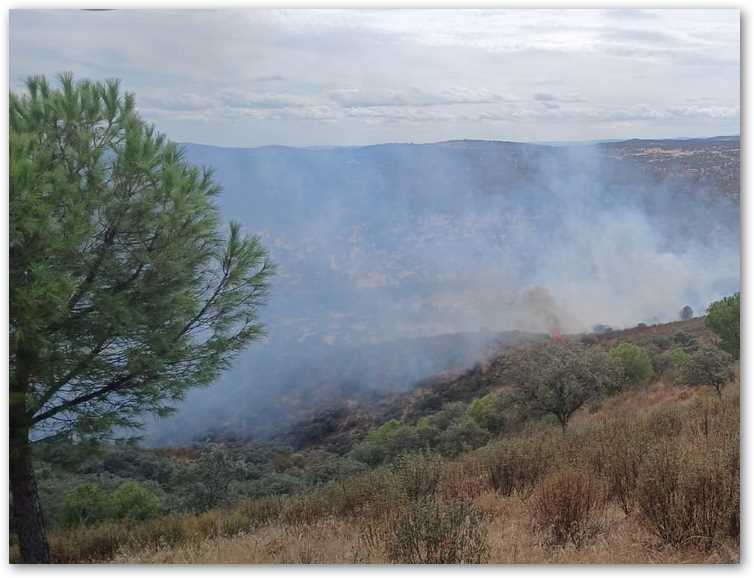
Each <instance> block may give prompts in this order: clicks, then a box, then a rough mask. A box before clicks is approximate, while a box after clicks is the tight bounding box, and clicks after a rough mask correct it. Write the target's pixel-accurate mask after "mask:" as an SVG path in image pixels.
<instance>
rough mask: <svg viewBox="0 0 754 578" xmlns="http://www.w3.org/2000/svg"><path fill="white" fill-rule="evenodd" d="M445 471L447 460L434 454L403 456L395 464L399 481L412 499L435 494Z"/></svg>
mask: <svg viewBox="0 0 754 578" xmlns="http://www.w3.org/2000/svg"><path fill="white" fill-rule="evenodd" d="M445 471H446V465H445V462H444V461H443V460H442V459H441V458H440V457H439V456H434V455H422V454H418V455H406V456H402V457H401V458H399V460H398V462H397V463H396V466H395V474H396V478H397V480H398V483H399V485H400V487H401V488H402V490H403V492H404V493H405V494H406V496H407V497H408V498H409V499H410V500H416V499H418V498H422V497H425V496H433V495H434V494H435V493H436V492H437V489H438V487H439V486H440V482H441V481H442V480H443V477H444V476H445Z"/></svg>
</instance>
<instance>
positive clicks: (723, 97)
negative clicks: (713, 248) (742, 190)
mask: <svg viewBox="0 0 754 578" xmlns="http://www.w3.org/2000/svg"><path fill="white" fill-rule="evenodd" d="M739 28H740V24H739V15H738V11H736V10H659V11H643V10H642V11H638V10H607V11H605V10H521V9H517V10H378V11H372V10H260V9H256V10H245V11H239V10H234V11H222V10H220V11H159V10H155V11H140V10H129V11H110V12H85V11H73V10H68V11H40V10H37V11H12V12H11V19H10V46H11V51H10V78H11V86H17V84H18V81H19V79H21V78H23V77H25V76H27V75H29V74H37V73H43V74H48V75H52V74H54V73H56V72H60V71H63V70H70V71H73V72H74V73H75V74H76V75H77V76H79V77H93V78H107V77H119V78H121V79H122V80H123V86H124V87H125V88H127V89H128V90H131V91H134V92H135V93H136V95H137V105H138V106H139V108H140V110H141V111H142V113H143V114H144V116H145V117H146V118H148V119H149V120H152V121H154V122H155V123H157V124H158V127H159V128H161V129H162V130H164V131H165V132H167V134H168V135H169V136H170V137H171V138H173V139H175V140H192V141H198V142H207V143H215V144H225V145H229V144H232V145H261V144H270V143H277V144H291V145H312V144H358V143H369V142H380V141H396V140H402V141H411V142H415V141H417V140H422V141H436V140H446V139H449V138H516V139H518V140H538V139H546V140H560V139H574V138H585V139H589V138H606V137H613V138H617V137H641V136H647V137H661V136H678V135H689V136H694V135H699V134H705V133H706V134H724V133H730V132H736V131H737V130H738V129H737V127H738V123H739V117H740V112H739V108H740V103H739V88H740V85H739V81H740V79H739V60H738V59H739ZM616 123H619V124H616ZM620 123H623V124H620ZM625 123H629V124H625ZM627 128H628V129H630V132H629V133H621V134H618V133H617V132H615V131H616V130H626V129H627ZM611 131H612V132H611Z"/></svg>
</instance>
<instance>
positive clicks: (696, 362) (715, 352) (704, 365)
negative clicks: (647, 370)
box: [675, 345, 733, 397]
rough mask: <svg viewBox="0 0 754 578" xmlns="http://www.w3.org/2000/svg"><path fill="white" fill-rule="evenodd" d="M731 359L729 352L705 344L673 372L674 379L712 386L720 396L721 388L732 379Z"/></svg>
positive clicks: (680, 382)
mask: <svg viewBox="0 0 754 578" xmlns="http://www.w3.org/2000/svg"><path fill="white" fill-rule="evenodd" d="M732 361H733V357H732V356H731V355H730V354H729V353H726V352H725V351H723V350H721V349H719V348H717V347H714V346H710V345H705V346H703V347H700V348H699V349H698V350H697V351H695V352H694V353H692V354H691V355H689V356H688V357H687V358H686V360H685V361H683V363H681V365H680V367H679V368H678V371H677V372H676V374H675V381H676V383H678V384H681V385H692V386H693V385H709V386H712V387H713V388H714V389H715V392H716V393H717V396H718V397H720V396H721V395H722V388H723V387H724V386H725V384H726V383H728V382H729V381H731V380H732V379H733V371H732V369H731V362H732Z"/></svg>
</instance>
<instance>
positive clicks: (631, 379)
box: [610, 343, 652, 385]
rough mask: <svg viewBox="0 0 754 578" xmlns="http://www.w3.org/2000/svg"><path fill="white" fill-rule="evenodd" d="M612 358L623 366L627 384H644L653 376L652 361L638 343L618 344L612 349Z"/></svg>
mask: <svg viewBox="0 0 754 578" xmlns="http://www.w3.org/2000/svg"><path fill="white" fill-rule="evenodd" d="M610 358H611V359H612V360H613V361H614V362H615V363H616V364H617V365H618V366H619V367H620V368H621V370H622V373H623V378H624V380H625V384H626V385H642V384H644V383H646V382H647V380H648V379H649V378H650V377H651V376H652V361H651V360H650V359H649V355H648V354H647V352H646V351H644V350H643V349H642V348H641V347H639V346H638V345H634V344H633V343H621V344H619V345H616V346H615V347H613V348H612V349H611V350H610Z"/></svg>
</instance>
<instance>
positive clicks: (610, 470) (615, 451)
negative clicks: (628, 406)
mask: <svg viewBox="0 0 754 578" xmlns="http://www.w3.org/2000/svg"><path fill="white" fill-rule="evenodd" d="M650 442H651V438H650V436H649V435H648V433H647V429H646V427H645V426H644V424H643V423H641V422H638V423H637V420H636V419H621V418H615V419H614V421H612V422H611V423H609V424H605V425H604V426H603V429H602V432H601V435H598V439H597V446H598V450H599V453H600V464H599V466H600V468H599V469H600V471H601V473H602V475H603V476H604V478H605V480H606V482H607V498H608V499H609V500H614V501H616V502H617V503H618V505H619V506H620V507H621V509H622V510H623V511H624V512H625V513H626V514H630V513H631V511H633V509H634V507H635V503H636V485H637V482H638V478H639V472H640V470H641V464H642V462H643V460H644V456H645V455H646V452H647V450H648V448H649V445H650Z"/></svg>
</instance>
